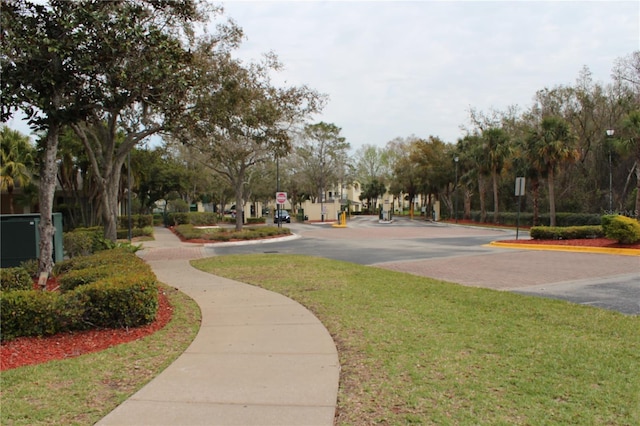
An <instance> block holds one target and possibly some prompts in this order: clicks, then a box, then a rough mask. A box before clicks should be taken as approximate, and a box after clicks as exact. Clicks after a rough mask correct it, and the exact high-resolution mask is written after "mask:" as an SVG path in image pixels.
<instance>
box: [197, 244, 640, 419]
mask: <svg viewBox="0 0 640 426" xmlns="http://www.w3.org/2000/svg"><path fill="white" fill-rule="evenodd" d="M192 264H193V265H194V266H196V267H198V268H200V269H203V270H205V271H207V272H210V273H213V274H216V275H220V276H224V277H227V278H231V279H235V280H239V281H242V282H247V283H250V284H254V285H258V286H261V287H264V288H267V289H269V290H273V291H276V292H278V293H281V294H284V295H286V296H288V297H291V298H293V299H295V300H297V301H298V302H300V303H302V304H303V305H304V306H306V307H307V308H309V309H310V310H311V311H313V312H314V313H315V314H316V316H318V318H319V319H320V320H321V321H322V322H323V324H324V325H325V326H326V327H327V329H328V330H329V331H330V333H331V334H332V336H333V338H334V341H335V342H336V344H337V346H338V351H339V355H340V363H341V368H342V370H341V382H340V390H339V401H338V405H339V407H338V413H337V423H338V424H355V425H369V424H376V423H382V424H398V425H400V424H408V423H417V424H509V425H511V424H523V425H524V424H527V425H528V424H536V425H537V424H612V425H614V424H615V425H618V424H619V425H627V424H629V425H630V424H640V380H638V375H637V371H638V368H639V366H640V333H638V330H639V329H640V317H638V316H625V315H623V314H620V313H616V312H611V311H606V310H602V309H598V308H594V307H589V306H581V305H575V304H571V303H568V302H564V301H559V300H552V299H543V298H536V297H529V296H523V295H518V294H514V293H509V292H500V291H494V290H489V289H482V288H474V287H464V286H460V285H456V284H452V283H447V282H442V281H437V280H433V279H429V278H424V277H418V276H415V275H410V274H405V273H399V272H394V271H387V270H382V269H379V268H373V267H367V266H361V265H355V264H351V263H346V262H339V261H333V260H327V259H320V258H313V257H308V256H292V255H279V254H271V255H266V254H265V255H242V256H223V257H214V258H209V259H200V260H195V261H192Z"/></svg>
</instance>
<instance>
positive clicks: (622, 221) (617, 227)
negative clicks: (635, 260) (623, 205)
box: [602, 215, 640, 244]
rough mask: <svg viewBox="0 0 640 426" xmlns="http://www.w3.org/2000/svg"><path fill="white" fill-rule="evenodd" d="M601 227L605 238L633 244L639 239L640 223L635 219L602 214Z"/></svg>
mask: <svg viewBox="0 0 640 426" xmlns="http://www.w3.org/2000/svg"><path fill="white" fill-rule="evenodd" d="M602 228H603V229H604V233H605V235H606V236H607V238H611V239H612V240H616V241H617V242H619V243H621V244H634V243H637V242H638V241H640V223H638V221H637V220H635V219H632V218H630V217H626V216H620V215H606V216H602Z"/></svg>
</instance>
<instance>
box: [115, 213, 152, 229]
mask: <svg viewBox="0 0 640 426" xmlns="http://www.w3.org/2000/svg"><path fill="white" fill-rule="evenodd" d="M147 226H151V227H153V215H150V214H134V215H131V227H132V228H146V227H147ZM118 229H129V216H118Z"/></svg>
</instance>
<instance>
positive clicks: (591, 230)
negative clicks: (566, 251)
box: [529, 225, 604, 240]
mask: <svg viewBox="0 0 640 426" xmlns="http://www.w3.org/2000/svg"><path fill="white" fill-rule="evenodd" d="M529 235H531V238H533V239H534V240H575V239H586V238H602V237H604V231H603V230H602V226H600V225H597V226H569V227H561V226H553V227H551V226H534V227H532V228H531V229H530V230H529Z"/></svg>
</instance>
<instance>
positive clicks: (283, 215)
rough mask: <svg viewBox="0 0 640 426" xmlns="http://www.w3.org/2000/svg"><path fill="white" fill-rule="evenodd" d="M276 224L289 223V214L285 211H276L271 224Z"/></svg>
mask: <svg viewBox="0 0 640 426" xmlns="http://www.w3.org/2000/svg"><path fill="white" fill-rule="evenodd" d="M278 222H280V223H282V222H286V223H291V216H290V215H289V212H288V211H286V210H280V211H278V210H276V212H275V214H274V215H273V223H278Z"/></svg>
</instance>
